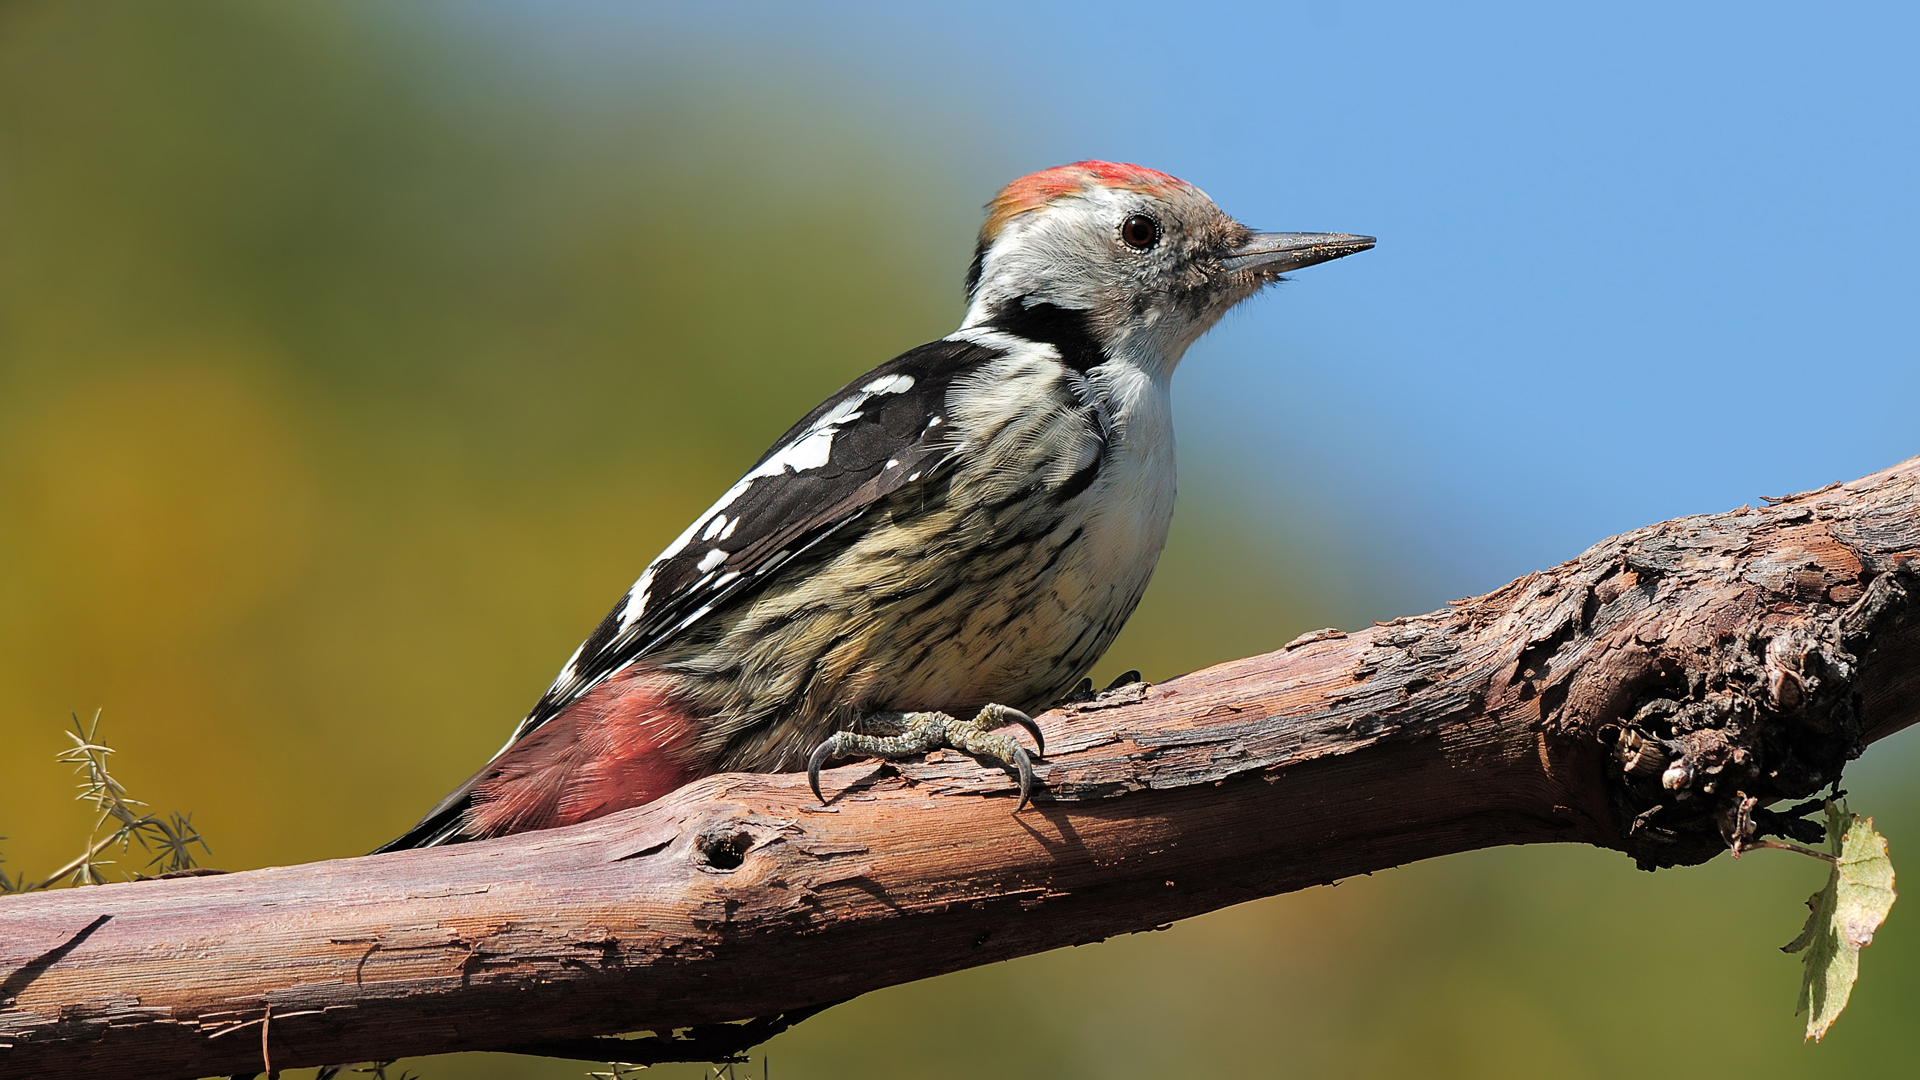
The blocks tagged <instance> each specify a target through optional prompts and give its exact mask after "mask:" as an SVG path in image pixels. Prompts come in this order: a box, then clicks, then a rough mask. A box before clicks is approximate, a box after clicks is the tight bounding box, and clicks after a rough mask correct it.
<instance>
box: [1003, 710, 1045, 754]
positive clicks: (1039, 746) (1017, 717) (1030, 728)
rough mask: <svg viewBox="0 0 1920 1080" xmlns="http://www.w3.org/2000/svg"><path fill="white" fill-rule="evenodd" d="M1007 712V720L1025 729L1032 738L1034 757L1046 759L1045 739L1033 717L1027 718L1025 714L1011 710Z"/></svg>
mask: <svg viewBox="0 0 1920 1080" xmlns="http://www.w3.org/2000/svg"><path fill="white" fill-rule="evenodd" d="M1007 712H1008V714H1009V715H1008V716H1007V719H1009V720H1011V721H1013V722H1014V723H1016V724H1019V725H1020V726H1021V727H1023V728H1026V729H1027V734H1029V735H1031V736H1033V745H1034V747H1035V750H1034V755H1035V756H1036V757H1046V756H1047V737H1046V736H1045V735H1042V734H1040V725H1039V724H1037V723H1035V722H1034V719H1033V717H1031V716H1028V715H1027V714H1026V713H1023V712H1015V711H1014V710H1012V709H1008V710H1007Z"/></svg>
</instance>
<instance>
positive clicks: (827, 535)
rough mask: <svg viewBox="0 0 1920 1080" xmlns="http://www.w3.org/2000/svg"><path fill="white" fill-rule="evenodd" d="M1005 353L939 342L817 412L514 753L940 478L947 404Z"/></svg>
mask: <svg viewBox="0 0 1920 1080" xmlns="http://www.w3.org/2000/svg"><path fill="white" fill-rule="evenodd" d="M1003 355H1005V352H1004V350H1002V349H998V348H993V347H990V346H982V345H978V344H975V343H973V342H972V341H967V340H954V339H946V340H942V341H935V342H932V343H930V344H927V345H922V346H920V347H919V348H917V349H913V350H910V351H908V352H905V353H902V354H901V355H899V356H896V357H894V358H893V359H892V360H889V361H887V362H886V363H884V364H882V365H880V366H879V367H877V368H874V369H873V370H872V371H869V372H867V373H866V374H865V375H862V376H860V377H859V378H858V379H855V380H854V381H853V382H850V383H848V384H847V385H846V386H844V387H842V388H841V389H840V390H839V392H838V393H835V394H834V395H833V396H832V397H829V398H827V400H825V401H823V402H821V403H820V404H819V405H817V406H815V407H814V410H813V411H812V412H810V413H808V414H807V415H806V416H805V417H803V418H801V420H800V421H799V422H798V423H796V424H794V425H793V427H791V428H789V429H788V430H787V433H786V434H785V435H782V436H781V437H780V440H779V441H778V442H776V443H774V444H773V446H772V448H770V449H769V450H768V451H767V452H766V453H765V454H763V455H761V457H760V460H759V461H756V462H754V464H753V468H751V469H749V470H747V473H746V475H745V476H743V477H741V478H740V479H739V480H738V481H736V482H735V483H734V485H733V487H731V488H729V489H728V490H727V493H726V494H724V495H722V496H721V497H720V499H719V501H717V502H715V503H714V504H713V505H712V506H711V507H708V508H707V511H706V512H705V513H703V514H701V515H700V516H699V517H698V518H695V519H694V521H693V524H691V525H689V526H687V528H686V530H685V531H684V532H682V533H681V534H680V536H679V537H678V538H677V539H676V540H674V542H673V543H672V544H669V545H668V546H667V549H666V550H665V551H663V552H661V553H660V555H659V556H658V557H656V558H655V559H654V560H653V562H652V563H650V564H648V566H647V568H646V570H645V571H644V572H642V573H641V575H640V579H639V580H638V581H636V582H634V584H633V587H632V588H631V589H629V590H628V591H627V593H626V595H625V596H624V597H622V598H621V600H620V602H619V603H618V604H616V605H614V608H613V610H612V611H610V612H608V613H607V617H606V618H605V619H602V620H601V621H600V625H599V626H597V627H595V628H594V631H593V633H592V634H590V635H588V637H587V640H586V641H584V642H582V643H581V645H580V648H579V649H578V650H576V651H575V653H574V655H573V657H572V658H571V659H569V660H568V661H567V663H566V666H565V667H563V668H562V669H561V671H560V675H559V677H558V678H556V679H555V680H554V683H553V685H552V686H551V687H549V688H548V689H547V692H546V693H545V694H543V695H541V698H540V701H539V703H538V704H537V705H535V706H534V708H533V711H532V712H531V713H529V714H528V715H527V718H526V719H525V720H522V721H521V722H520V725H519V727H517V728H516V729H515V730H514V733H513V737H512V739H509V740H508V745H512V742H513V741H514V740H517V739H519V738H520V737H521V736H523V735H525V734H526V733H527V732H529V731H532V730H533V729H534V728H536V727H539V726H540V725H541V724H543V723H545V722H546V721H547V720H548V719H550V718H552V717H553V716H555V715H558V714H559V713H560V711H561V710H563V709H565V708H566V707H567V706H568V705H570V704H572V703H573V702H574V701H575V700H577V699H578V698H579V697H580V695H581V694H584V693H586V692H587V691H588V690H590V689H592V688H593V687H594V686H595V685H596V684H598V683H599V682H600V681H601V680H602V679H605V678H606V677H607V676H609V675H612V674H614V673H615V672H617V671H619V670H621V669H622V668H624V667H626V666H627V665H628V664H631V663H633V662H634V661H635V660H638V659H640V658H641V657H643V656H645V655H646V654H647V653H648V652H649V651H651V650H653V649H654V648H655V647H657V646H659V645H661V644H662V643H663V642H665V641H667V640H669V639H671V638H672V637H673V636H674V635H676V634H680V633H683V632H685V631H686V630H688V629H689V628H690V627H692V626H693V624H694V623H696V622H698V621H699V620H700V619H701V618H703V617H705V616H707V615H709V614H711V613H712V612H713V610H714V608H716V607H717V606H719V605H721V604H723V603H726V602H727V601H729V600H731V599H734V598H736V597H738V596H739V594H741V593H743V592H748V591H751V590H753V589H755V588H758V587H761V586H763V585H764V584H765V583H766V582H767V580H768V575H769V574H770V573H772V572H773V571H776V570H778V569H779V568H780V567H782V566H784V565H786V563H787V562H788V561H789V560H791V559H792V558H794V557H795V556H796V555H800V554H804V553H806V552H808V551H810V550H811V549H812V548H813V546H814V545H816V544H819V543H822V542H826V541H830V540H831V539H832V537H833V534H834V533H835V532H837V531H839V530H840V529H842V528H845V527H846V526H847V525H848V524H849V523H851V522H853V521H855V520H857V519H858V518H859V517H860V515H861V514H862V513H864V512H865V511H866V510H868V509H869V508H870V507H872V506H873V505H874V504H875V503H876V502H878V501H880V500H881V499H882V498H884V497H885V496H887V495H889V494H892V493H893V492H895V491H898V490H900V489H901V488H902V487H904V486H906V485H909V484H921V483H929V482H931V481H933V480H934V479H935V478H937V477H939V476H940V475H941V472H942V469H943V467H944V466H946V465H947V464H948V463H949V462H950V460H951V458H952V453H953V448H954V441H953V440H952V439H951V438H949V435H950V434H951V432H952V427H951V425H949V424H947V423H946V399H947V395H948V393H949V392H950V391H951V390H952V388H953V383H954V381H955V379H956V378H959V377H961V376H964V375H966V374H967V373H970V372H973V371H977V370H978V369H979V368H980V366H981V365H982V364H984V363H986V362H987V361H989V360H992V359H996V358H998V357H1000V356H1003Z"/></svg>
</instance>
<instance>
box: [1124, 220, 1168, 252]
mask: <svg viewBox="0 0 1920 1080" xmlns="http://www.w3.org/2000/svg"><path fill="white" fill-rule="evenodd" d="M1120 239H1122V240H1124V241H1126V244H1127V246H1128V247H1130V248H1136V249H1138V250H1140V251H1145V250H1146V249H1148V248H1150V247H1152V246H1153V245H1155V244H1157V243H1159V242H1160V223H1159V222H1157V221H1155V220H1153V219H1152V218H1150V217H1148V216H1147V215H1145V214H1128V215H1127V220H1125V221H1123V222H1121V223H1120Z"/></svg>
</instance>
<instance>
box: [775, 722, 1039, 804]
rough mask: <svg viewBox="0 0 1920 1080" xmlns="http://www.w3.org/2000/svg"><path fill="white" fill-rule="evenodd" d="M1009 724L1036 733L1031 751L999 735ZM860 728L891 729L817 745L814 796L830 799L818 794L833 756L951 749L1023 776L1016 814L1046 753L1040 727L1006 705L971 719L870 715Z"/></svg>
mask: <svg viewBox="0 0 1920 1080" xmlns="http://www.w3.org/2000/svg"><path fill="white" fill-rule="evenodd" d="M1008 724H1018V725H1020V726H1021V727H1023V728H1026V729H1027V732H1028V733H1029V734H1031V735H1032V736H1033V741H1034V751H1033V753H1032V754H1028V752H1027V748H1026V747H1024V746H1022V745H1020V743H1019V741H1018V740H1016V739H1015V738H1014V737H1013V736H1011V735H1004V734H1000V733H999V729H1000V728H1003V727H1006V726H1007V725H1008ZM861 726H862V727H879V728H885V729H887V732H888V733H887V734H884V735H875V734H865V733H862V732H857V731H836V732H834V733H833V734H832V735H831V736H829V737H828V738H827V741H826V742H823V743H821V744H820V745H819V746H818V747H816V748H815V749H814V751H813V756H812V757H811V758H809V759H808V760H807V782H808V783H809V784H811V785H812V786H813V797H814V798H816V799H819V800H820V801H821V802H826V801H827V800H826V797H825V796H823V795H821V794H820V766H821V765H822V764H823V763H825V762H826V761H828V760H829V759H832V758H843V757H882V758H902V757H911V756H913V755H914V754H924V753H927V752H928V751H930V750H939V749H942V748H946V747H951V748H952V749H955V750H958V751H960V752H961V753H963V754H972V755H973V756H975V757H984V758H991V759H993V760H994V761H997V762H999V763H1001V764H1002V765H1005V766H1006V767H1008V768H1010V769H1012V770H1013V771H1014V772H1015V773H1017V774H1018V775H1019V777H1020V803H1019V805H1018V806H1015V807H1014V808H1013V811H1014V813H1016V814H1017V813H1019V812H1020V811H1021V810H1023V809H1025V808H1026V805H1027V803H1028V801H1029V800H1030V798H1031V796H1032V793H1033V759H1034V758H1036V757H1041V756H1043V755H1045V754H1046V752H1047V741H1046V738H1045V737H1044V736H1042V735H1041V734H1040V725H1039V724H1036V723H1034V722H1033V718H1032V717H1031V716H1028V715H1027V714H1026V713H1023V712H1021V711H1020V710H1019V709H1010V708H1008V707H1006V706H1005V705H988V706H986V707H984V708H982V709H981V710H980V711H979V712H978V713H977V714H975V715H974V718H973V719H971V720H956V719H954V718H953V717H951V716H948V715H947V714H946V713H942V712H910V713H881V714H879V715H876V716H872V717H869V718H867V720H866V721H864V722H863V723H862V725H861Z"/></svg>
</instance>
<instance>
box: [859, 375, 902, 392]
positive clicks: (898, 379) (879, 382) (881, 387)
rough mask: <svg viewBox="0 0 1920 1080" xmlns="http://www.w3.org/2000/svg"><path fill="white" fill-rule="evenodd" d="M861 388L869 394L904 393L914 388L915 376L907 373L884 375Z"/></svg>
mask: <svg viewBox="0 0 1920 1080" xmlns="http://www.w3.org/2000/svg"><path fill="white" fill-rule="evenodd" d="M860 389H862V390H864V391H866V392H867V393H869V394H904V393H906V392H907V391H909V390H911V389H913V376H911V375H907V374H899V375H883V376H881V377H880V378H878V379H875V380H873V381H872V382H870V383H868V384H867V385H865V386H863V387H861V388H860Z"/></svg>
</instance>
